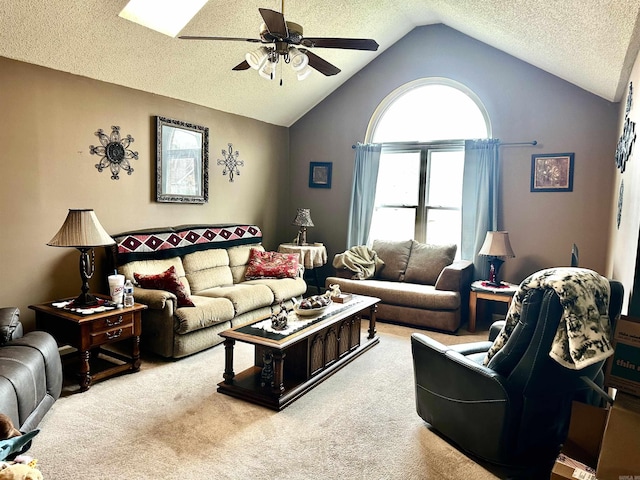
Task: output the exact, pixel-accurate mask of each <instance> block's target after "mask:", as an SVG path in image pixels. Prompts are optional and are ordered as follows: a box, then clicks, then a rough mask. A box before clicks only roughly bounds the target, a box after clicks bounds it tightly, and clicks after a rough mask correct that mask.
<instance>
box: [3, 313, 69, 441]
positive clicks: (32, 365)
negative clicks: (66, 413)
mask: <svg viewBox="0 0 640 480" xmlns="http://www.w3.org/2000/svg"><path fill="white" fill-rule="evenodd" d="M19 317H20V310H19V309H17V308H15V307H10V308H0V412H2V413H4V414H5V415H7V416H9V418H11V421H12V422H13V424H14V425H15V426H16V428H18V429H19V430H20V431H22V432H28V431H30V430H33V429H35V428H36V427H37V426H38V424H39V423H40V421H41V420H42V418H43V417H44V415H45V414H46V413H47V412H48V411H49V409H50V408H51V406H52V405H53V404H54V402H55V401H56V400H57V399H58V397H59V396H60V392H61V391H62V362H61V360H60V353H59V352H58V345H57V344H56V341H55V340H54V338H53V337H52V336H51V335H49V334H48V333H46V332H39V331H35V332H29V333H27V334H25V335H23V328H22V324H21V323H20V318H19Z"/></svg>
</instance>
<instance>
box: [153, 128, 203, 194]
mask: <svg viewBox="0 0 640 480" xmlns="http://www.w3.org/2000/svg"><path fill="white" fill-rule="evenodd" d="M156 128H157V131H156V143H157V145H156V148H157V151H156V155H157V157H156V200H157V201H158V202H172V203H206V202H207V201H208V200H209V129H208V128H207V127H203V126H200V125H194V124H192V123H186V122H181V121H180V120H172V119H170V118H166V117H156Z"/></svg>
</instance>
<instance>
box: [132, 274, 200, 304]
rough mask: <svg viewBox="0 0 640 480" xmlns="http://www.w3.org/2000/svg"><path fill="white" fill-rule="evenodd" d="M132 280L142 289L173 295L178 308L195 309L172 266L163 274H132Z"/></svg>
mask: <svg viewBox="0 0 640 480" xmlns="http://www.w3.org/2000/svg"><path fill="white" fill-rule="evenodd" d="M133 278H135V279H136V282H137V283H138V285H140V286H141V287H142V288H152V289H154V290H165V291H167V292H171V293H173V294H174V295H175V296H176V297H178V306H179V307H195V305H194V303H193V302H192V301H191V299H190V298H189V294H188V293H187V289H186V288H185V286H184V285H183V284H182V282H181V281H180V279H179V278H178V275H177V274H176V268H175V267H174V266H173V265H171V266H170V267H169V268H168V269H167V270H165V271H164V272H162V273H158V274H155V275H142V274H140V273H134V274H133Z"/></svg>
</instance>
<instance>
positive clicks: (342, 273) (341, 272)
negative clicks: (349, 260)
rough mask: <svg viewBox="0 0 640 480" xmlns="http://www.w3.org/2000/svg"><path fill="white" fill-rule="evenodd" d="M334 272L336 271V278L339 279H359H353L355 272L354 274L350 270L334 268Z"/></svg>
mask: <svg viewBox="0 0 640 480" xmlns="http://www.w3.org/2000/svg"><path fill="white" fill-rule="evenodd" d="M334 271H335V275H334V276H336V277H338V278H348V279H353V280H357V278H353V276H354V274H355V272H352V271H351V270H349V269H348V268H334Z"/></svg>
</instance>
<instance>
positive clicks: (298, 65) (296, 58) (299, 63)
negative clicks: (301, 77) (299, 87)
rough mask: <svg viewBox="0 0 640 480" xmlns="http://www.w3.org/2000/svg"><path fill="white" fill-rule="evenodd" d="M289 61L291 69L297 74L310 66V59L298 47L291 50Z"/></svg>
mask: <svg viewBox="0 0 640 480" xmlns="http://www.w3.org/2000/svg"><path fill="white" fill-rule="evenodd" d="M289 61H290V62H291V68H293V69H294V70H295V71H296V72H299V71H301V70H303V69H304V68H305V67H306V66H307V65H309V57H307V56H306V55H305V54H304V53H303V52H301V51H300V50H298V49H297V48H296V47H291V48H290V49H289Z"/></svg>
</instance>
